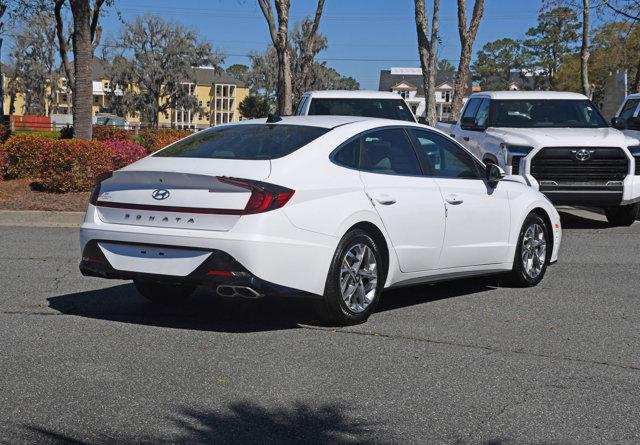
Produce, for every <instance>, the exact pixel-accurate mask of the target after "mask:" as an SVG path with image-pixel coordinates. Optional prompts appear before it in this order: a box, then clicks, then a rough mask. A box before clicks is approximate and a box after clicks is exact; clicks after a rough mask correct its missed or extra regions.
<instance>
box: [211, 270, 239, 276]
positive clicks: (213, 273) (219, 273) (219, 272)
mask: <svg viewBox="0 0 640 445" xmlns="http://www.w3.org/2000/svg"><path fill="white" fill-rule="evenodd" d="M207 275H211V276H221V277H232V276H233V275H234V274H233V272H231V271H228V270H210V271H209V272H207Z"/></svg>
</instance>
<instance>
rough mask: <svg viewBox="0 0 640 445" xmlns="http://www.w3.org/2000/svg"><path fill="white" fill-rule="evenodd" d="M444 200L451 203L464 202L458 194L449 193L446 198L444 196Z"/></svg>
mask: <svg viewBox="0 0 640 445" xmlns="http://www.w3.org/2000/svg"><path fill="white" fill-rule="evenodd" d="M444 200H445V201H447V202H448V203H449V204H452V205H458V204H462V203H463V202H464V200H463V199H462V198H460V197H459V196H458V195H449V196H447V197H446V198H444Z"/></svg>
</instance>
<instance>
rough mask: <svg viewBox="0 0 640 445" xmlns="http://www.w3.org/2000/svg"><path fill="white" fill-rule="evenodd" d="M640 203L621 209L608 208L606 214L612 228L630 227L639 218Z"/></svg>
mask: <svg viewBox="0 0 640 445" xmlns="http://www.w3.org/2000/svg"><path fill="white" fill-rule="evenodd" d="M639 211H640V203H635V204H629V205H625V206H619V207H607V208H606V209H604V214H605V215H606V217H607V221H609V224H611V225H612V226H620V227H628V226H630V225H631V224H633V222H634V221H635V220H636V219H637V218H638V212H639Z"/></svg>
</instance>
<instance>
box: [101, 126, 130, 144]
mask: <svg viewBox="0 0 640 445" xmlns="http://www.w3.org/2000/svg"><path fill="white" fill-rule="evenodd" d="M93 139H95V140H96V141H108V140H113V139H118V140H120V141H130V140H133V138H132V137H131V134H129V132H128V131H127V130H123V129H122V128H118V127H114V126H112V125H94V126H93Z"/></svg>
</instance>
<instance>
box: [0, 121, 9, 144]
mask: <svg viewBox="0 0 640 445" xmlns="http://www.w3.org/2000/svg"><path fill="white" fill-rule="evenodd" d="M10 136H11V128H9V127H7V126H6V125H0V142H2V143H4V142H5V141H6V140H7V139H9V137H10Z"/></svg>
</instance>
